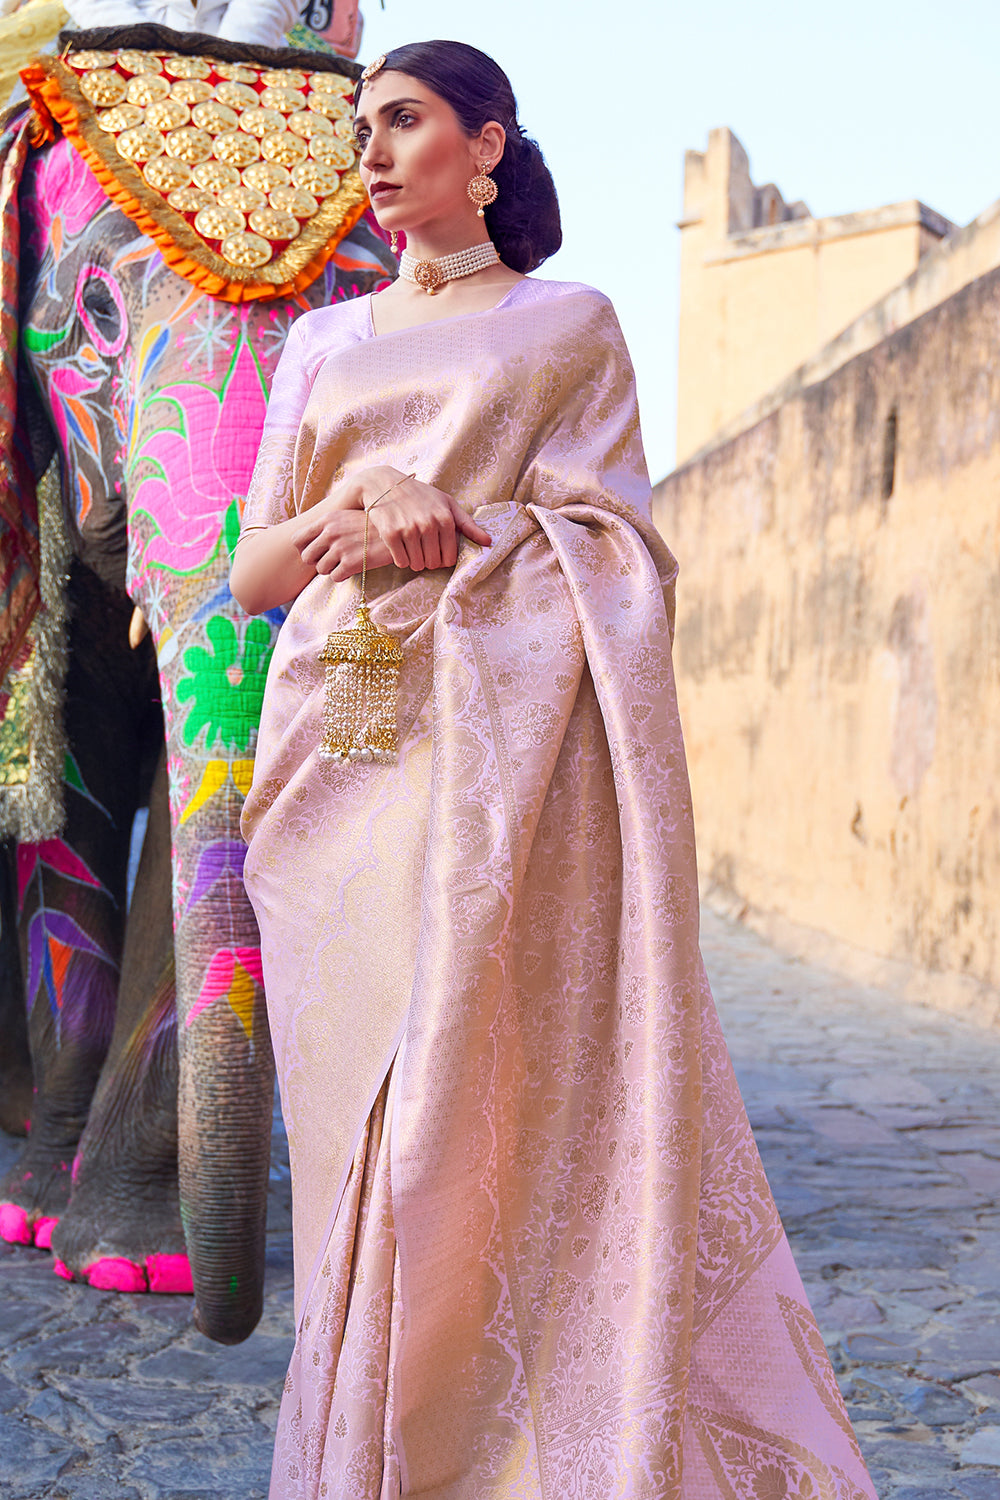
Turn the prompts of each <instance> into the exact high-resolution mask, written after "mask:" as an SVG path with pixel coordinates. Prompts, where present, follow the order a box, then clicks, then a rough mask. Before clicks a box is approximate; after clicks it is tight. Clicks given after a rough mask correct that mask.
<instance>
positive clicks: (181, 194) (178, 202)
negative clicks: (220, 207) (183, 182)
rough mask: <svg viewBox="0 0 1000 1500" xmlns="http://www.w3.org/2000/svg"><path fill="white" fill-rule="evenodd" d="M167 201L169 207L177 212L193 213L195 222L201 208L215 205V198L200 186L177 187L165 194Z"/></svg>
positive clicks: (209, 207)
mask: <svg viewBox="0 0 1000 1500" xmlns="http://www.w3.org/2000/svg"><path fill="white" fill-rule="evenodd" d="M167 202H168V203H169V204H170V207H171V208H176V209H177V211H178V213H182V214H194V215H195V221H194V222H195V224H197V222H198V218H197V216H198V214H200V213H201V211H202V209H203V208H206V209H211V208H214V207H215V199H214V198H213V196H212V194H211V193H208V192H206V191H205V189H204V188H200V187H179V188H177V189H176V190H175V191H174V192H172V193H168V194H167Z"/></svg>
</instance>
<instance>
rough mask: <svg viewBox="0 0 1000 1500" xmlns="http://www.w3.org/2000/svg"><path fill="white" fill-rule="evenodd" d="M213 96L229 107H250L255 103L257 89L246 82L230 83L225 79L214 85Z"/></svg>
mask: <svg viewBox="0 0 1000 1500" xmlns="http://www.w3.org/2000/svg"><path fill="white" fill-rule="evenodd" d="M215 97H216V99H218V100H219V102H220V103H221V104H228V105H229V107H230V109H252V108H253V106H254V105H255V104H256V103H257V90H256V89H252V88H251V87H250V85H249V84H248V83H230V82H228V81H227V80H226V79H223V81H222V82H221V83H219V84H216V87H215Z"/></svg>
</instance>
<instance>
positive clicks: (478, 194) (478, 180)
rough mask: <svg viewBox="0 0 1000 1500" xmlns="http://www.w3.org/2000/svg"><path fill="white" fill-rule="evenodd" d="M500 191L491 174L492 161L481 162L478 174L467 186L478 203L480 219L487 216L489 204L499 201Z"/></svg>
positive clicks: (467, 189)
mask: <svg viewBox="0 0 1000 1500" xmlns="http://www.w3.org/2000/svg"><path fill="white" fill-rule="evenodd" d="M499 191H500V189H499V188H498V187H497V185H496V183H495V182H494V181H493V178H492V177H491V176H490V163H489V162H488V161H484V162H483V163H482V164H481V166H480V168H479V171H478V172H477V174H476V176H475V177H473V179H472V181H471V182H470V183H469V186H468V187H467V188H466V192H467V193H468V195H469V197H470V198H471V199H472V201H473V203H475V204H476V205H477V207H476V213H477V215H478V217H479V218H480V219H484V218H485V217H486V210H487V208H488V207H489V205H490V204H491V203H495V202H496V201H497V194H498V193H499Z"/></svg>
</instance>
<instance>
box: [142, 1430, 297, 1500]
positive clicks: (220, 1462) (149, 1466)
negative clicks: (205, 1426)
mask: <svg viewBox="0 0 1000 1500" xmlns="http://www.w3.org/2000/svg"><path fill="white" fill-rule="evenodd" d="M271 1441H273V1439H272V1438H271V1435H270V1434H269V1433H268V1432H267V1431H266V1430H265V1429H263V1428H259V1429H257V1431H255V1432H253V1433H240V1434H238V1435H234V1434H232V1433H228V1432H219V1433H214V1434H212V1435H211V1436H210V1437H205V1438H194V1439H192V1438H184V1439H168V1440H167V1441H164V1442H150V1443H146V1444H144V1445H143V1447H142V1450H141V1451H140V1452H139V1453H137V1454H136V1455H134V1456H133V1458H132V1461H131V1463H130V1465H129V1469H128V1477H129V1479H130V1480H131V1481H132V1482H133V1483H134V1484H137V1485H138V1486H139V1488H140V1490H142V1489H145V1490H146V1491H147V1492H148V1495H149V1500H168V1497H181V1496H183V1497H185V1500H209V1497H215V1496H218V1497H220V1500H251V1497H252V1496H264V1495H266V1494H267V1490H268V1485H269V1482H270V1473H271V1454H270V1443H271Z"/></svg>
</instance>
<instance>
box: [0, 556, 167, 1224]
mask: <svg viewBox="0 0 1000 1500" xmlns="http://www.w3.org/2000/svg"><path fill="white" fill-rule="evenodd" d="M69 600H70V611H71V612H70V620H71V624H70V662H69V669H68V673H67V683H66V702H65V710H64V712H65V722H66V731H67V740H68V744H69V748H70V756H69V759H68V761H67V785H66V826H65V831H64V833H63V835H62V837H60V838H55V839H49V840H47V841H46V842H45V843H42V844H36V845H21V846H20V848H19V850H18V883H19V893H20V898H21V901H22V906H21V917H20V933H21V957H22V963H23V967H24V972H25V974H26V977H27V1004H28V1034H29V1039H30V1044H31V1057H32V1064H33V1068H34V1075H35V1096H34V1101H33V1107H32V1113H31V1129H30V1134H29V1136H28V1141H27V1143H26V1145H25V1148H24V1150H23V1152H22V1154H21V1158H20V1160H19V1161H18V1162H17V1164H16V1165H15V1166H14V1167H13V1168H12V1170H11V1171H10V1172H9V1173H8V1175H7V1177H6V1178H5V1179H4V1181H3V1182H2V1183H0V1236H2V1237H3V1238H5V1239H14V1240H17V1241H20V1242H21V1243H31V1242H32V1241H33V1242H34V1243H35V1244H40V1245H43V1246H44V1245H47V1244H48V1243H49V1241H50V1237H51V1233H52V1230H53V1227H54V1225H55V1223H56V1221H57V1220H58V1219H59V1217H60V1216H61V1214H62V1213H63V1211H64V1209H65V1208H66V1205H67V1202H68V1201H69V1196H70V1191H71V1172H72V1166H73V1161H74V1158H75V1155H76V1151H77V1146H78V1143H79V1140H80V1137H81V1135H82V1133H83V1128H84V1125H85V1124H86V1121H87V1116H88V1113H89V1110H90V1104H91V1100H92V1098H93V1094H94V1090H95V1088H96V1087H97V1081H98V1078H99V1076H100V1072H101V1068H102V1067H103V1065H104V1059H105V1057H106V1055H107V1051H108V1047H109V1045H110V1043H111V1036H112V1031H113V1028H114V1018H115V1007H116V1003H117V996H118V977H119V969H120V963H121V955H122V944H123V938H124V924H125V888H126V874H127V865H128V851H129V840H130V834H131V828H132V822H133V819H134V816H135V811H136V808H137V806H138V802H139V798H140V793H141V753H142V744H143V739H144V737H145V735H147V734H148V733H149V729H148V723H149V720H150V718H151V717H152V716H154V715H158V713H159V708H158V703H157V693H156V674H155V665H154V662H153V656H152V652H151V650H148V651H142V652H141V653H140V652H138V651H137V652H135V653H132V652H131V651H130V648H129V645H128V624H129V619H130V617H131V608H130V606H129V602H128V599H127V598H126V596H125V595H124V593H120V594H119V593H116V592H114V591H113V590H111V589H109V588H107V586H106V585H104V584H103V583H102V582H101V581H100V580H99V579H98V578H97V576H96V575H95V574H94V573H93V572H91V570H90V569H88V568H86V567H85V566H83V565H82V564H80V563H79V562H77V563H75V564H74V566H73V568H72V570H71V575H70V583H69Z"/></svg>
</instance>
